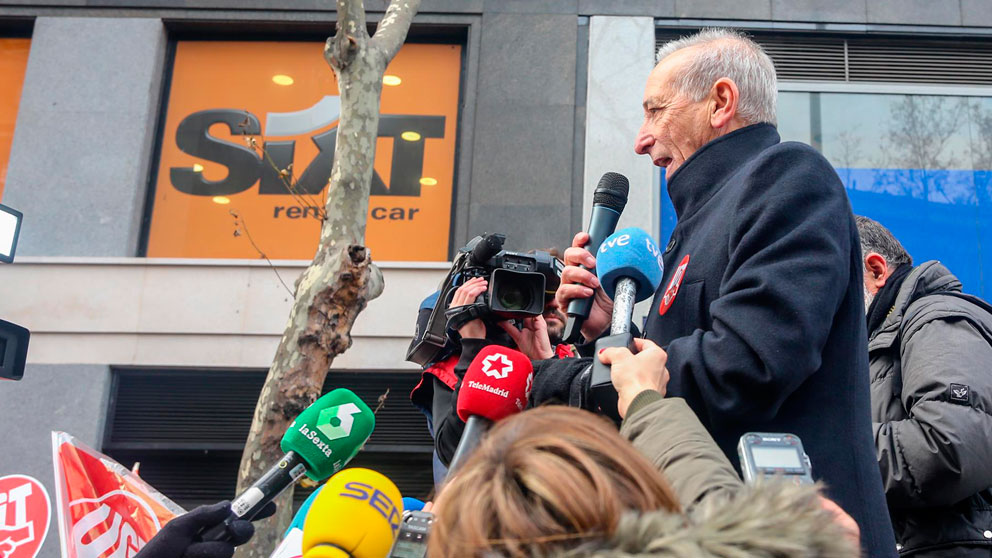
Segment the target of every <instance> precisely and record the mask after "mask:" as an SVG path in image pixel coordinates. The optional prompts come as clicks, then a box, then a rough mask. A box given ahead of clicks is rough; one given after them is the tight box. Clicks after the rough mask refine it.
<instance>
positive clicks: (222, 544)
mask: <svg viewBox="0 0 992 558" xmlns="http://www.w3.org/2000/svg"><path fill="white" fill-rule="evenodd" d="M275 512H276V505H275V504H274V503H272V502H269V504H268V505H267V506H266V507H264V508H262V510H261V511H260V512H259V513H258V515H256V516H255V520H259V519H264V518H266V517H269V516H270V515H272V514H274V513H275ZM230 514H231V502H218V503H216V504H213V505H210V506H200V507H198V508H196V509H195V510H193V511H191V512H189V513H187V514H185V515H180V516H179V517H177V518H175V519H173V520H172V521H170V522H168V523H166V524H165V527H162V530H161V531H159V532H158V533H157V534H156V535H155V536H154V537H152V539H151V540H150V541H148V544H146V545H145V546H144V547H143V548H142V549H141V551H139V552H138V553H137V554H135V555H134V558H231V556H233V555H234V547H236V546H240V545H242V544H245V543H246V542H248V540H249V539H251V537H252V535H254V534H255V527H254V526H253V525H252V524H251V522H250V521H247V520H244V519H235V520H234V521H232V522H231V523H230V524H229V525H228V526H227V534H228V539H230V540H223V541H201V540H200V538H199V535H200V533H201V532H202V531H204V530H206V529H209V528H211V527H214V526H216V525H220V524H222V523H224V520H225V519H227V518H228V516H229V515H230Z"/></svg>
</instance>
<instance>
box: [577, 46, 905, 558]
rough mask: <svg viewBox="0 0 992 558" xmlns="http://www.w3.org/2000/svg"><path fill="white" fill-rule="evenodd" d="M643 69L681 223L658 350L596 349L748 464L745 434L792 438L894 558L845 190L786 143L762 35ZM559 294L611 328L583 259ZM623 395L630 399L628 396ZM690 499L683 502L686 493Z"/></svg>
mask: <svg viewBox="0 0 992 558" xmlns="http://www.w3.org/2000/svg"><path fill="white" fill-rule="evenodd" d="M658 58H659V59H660V62H659V63H658V65H657V66H656V67H655V69H654V71H652V72H651V75H650V76H649V77H648V82H647V88H646V90H645V93H644V124H643V125H642V126H641V129H640V131H639V132H638V135H637V139H636V141H635V146H634V148H635V150H636V151H637V152H638V153H640V154H643V155H647V156H649V157H650V158H651V161H652V162H653V163H654V164H655V165H657V166H659V167H663V168H664V169H665V177H666V179H667V182H668V192H669V195H670V196H671V199H672V204H673V205H674V207H675V212H676V214H677V215H678V225H677V226H676V227H675V230H674V231H673V232H672V237H671V241H670V242H669V243H668V246H667V248H666V249H665V254H664V261H665V271H666V276H665V278H664V280H663V281H662V283H661V287H660V288H659V290H658V292H657V293H655V297H654V302H653V307H652V310H651V312H650V314H649V316H648V319H647V323H646V326H645V332H644V334H645V335H644V336H645V337H646V338H647V339H649V340H650V341H653V342H654V343H657V344H658V345H660V346H661V347H663V348H664V351H658V350H650V351H643V352H640V353H638V354H636V355H634V354H631V353H630V352H629V351H627V350H626V349H615V350H609V351H607V353H604V354H603V355H601V357H600V358H601V359H602V360H603V361H604V362H607V363H610V364H612V365H614V366H617V365H618V364H619V365H620V366H623V367H625V368H626V367H635V368H637V369H640V370H642V371H655V373H656V374H657V377H658V378H663V377H664V370H665V368H666V366H667V370H668V373H669V374H670V376H671V379H670V381H669V383H668V387H667V391H668V395H670V396H676V397H682V398H685V400H686V401H687V402H688V403H689V405H690V406H691V407H692V408H693V409H694V410H695V412H696V413H697V414H698V415H699V418H700V419H701V420H702V421H703V423H704V424H705V425H706V427H707V429H708V430H709V431H710V432H711V433H712V435H713V437H714V438H715V439H716V441H717V443H718V444H719V445H720V447H721V449H722V450H723V452H724V453H725V454H726V455H727V457H729V458H730V460H731V461H732V462H733V463H734V464H735V466H737V467H738V468H739V466H740V465H739V462H738V458H737V453H736V444H737V441H738V439H739V437H740V436H741V434H743V433H745V432H750V431H756V432H791V433H794V434H797V435H799V437H800V438H801V439H802V441H803V444H804V445H805V448H806V450H807V453H808V454H809V457H810V460H811V462H812V466H813V476H814V477H815V478H817V479H818V480H821V481H823V482H824V483H825V484H826V485H827V493H828V495H829V496H830V497H831V498H832V499H834V500H836V501H837V502H838V503H839V504H840V505H841V506H842V507H843V508H844V509H845V510H846V511H847V512H848V513H850V514H851V516H853V517H854V519H855V520H856V521H857V522H858V524H859V525H860V526H861V533H862V546H863V547H864V549H865V552H866V554H867V555H868V556H872V557H879V556H895V542H894V537H893V534H892V528H891V526H890V524H889V519H888V513H887V510H886V506H885V499H884V496H883V493H882V484H881V478H880V476H879V473H878V467H877V464H876V462H875V456H874V444H873V441H872V429H871V418H870V405H869V392H868V360H867V354H868V353H867V349H866V339H867V337H866V333H865V323H864V322H865V320H864V309H863V297H862V294H863V293H862V285H861V281H862V279H861V265H860V261H861V260H860V250H859V243H858V233H857V229H856V227H855V224H854V216H853V215H852V213H851V207H850V204H849V203H848V200H847V196H846V195H845V193H844V187H843V185H842V184H841V182H840V180H839V179H838V177H837V174H836V173H835V172H834V170H833V168H832V167H831V166H830V164H829V163H828V162H827V160H826V159H824V158H823V157H822V156H821V155H820V154H819V153H817V152H816V151H815V150H813V149H812V148H811V147H809V146H808V145H805V144H802V143H794V142H786V143H782V142H781V140H780V138H779V135H778V132H777V131H776V129H775V125H776V120H775V108H776V78H775V68H774V66H773V65H772V62H771V60H770V59H769V57H768V56H767V55H766V54H765V53H764V52H763V51H762V50H761V47H759V46H758V45H757V44H755V43H754V42H752V41H751V40H749V39H747V38H746V37H744V36H742V35H740V34H738V33H735V32H731V31H725V30H706V31H703V32H701V33H699V34H697V35H693V36H690V37H686V38H683V39H680V40H677V41H674V42H671V43H668V44H666V45H665V46H663V47H662V48H661V51H660V52H659V54H658ZM587 240H588V237H587V236H586V235H585V233H579V234H578V235H576V237H575V240H574V241H573V247H572V248H569V249H568V250H567V251H566V252H565V261H566V264H568V267H566V269H565V271H564V273H563V274H562V286H561V287H560V288H559V290H558V293H557V298H558V302H559V305H566V304H567V303H568V302H569V301H570V300H571V299H573V298H588V297H590V296H595V304H594V309H593V312H592V314H591V315H590V318H589V319H588V320H587V321H586V322H585V324H584V325H583V329H582V333H583V337H584V338H585V339H587V340H593V339H596V338H597V337H599V336H600V335H601V334H602V333H603V332H604V331H605V330H606V328H607V326H608V325H609V317H610V312H611V309H612V304H611V302H610V300H609V298H607V297H606V296H605V294H604V293H603V292H602V289H600V288H599V285H598V282H597V280H596V277H595V276H594V275H592V274H591V273H589V272H588V271H585V270H584V269H582V268H580V267H578V266H579V265H580V264H583V265H586V266H589V267H592V266H593V265H594V264H595V260H594V258H593V257H592V256H591V255H589V254H588V253H587V252H586V251H585V250H582V249H581V248H578V247H579V246H582V245H584V244H585V243H586V242H587ZM627 404H629V402H625V401H621V405H622V406H625V405H627ZM687 504H688V503H687Z"/></svg>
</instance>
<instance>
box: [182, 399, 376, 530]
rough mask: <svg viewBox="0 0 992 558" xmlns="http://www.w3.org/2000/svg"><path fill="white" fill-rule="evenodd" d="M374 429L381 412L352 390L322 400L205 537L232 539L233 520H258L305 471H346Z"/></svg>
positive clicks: (317, 476)
mask: <svg viewBox="0 0 992 558" xmlns="http://www.w3.org/2000/svg"><path fill="white" fill-rule="evenodd" d="M373 428H375V414H374V413H373V412H372V410H371V409H369V407H368V405H366V404H365V402H363V401H362V400H361V399H359V397H358V396H357V395H355V394H354V393H352V392H351V391H350V390H347V389H336V390H334V391H332V392H330V393H328V394H326V395H324V396H323V397H321V398H320V399H317V401H314V403H313V404H312V405H310V406H309V407H307V408H306V409H305V410H304V411H303V412H302V413H300V415H299V416H298V417H296V419H294V420H293V422H292V423H291V424H290V425H289V429H288V430H287V431H286V433H285V434H284V435H283V437H282V441H281V443H280V444H279V447H280V448H281V449H282V451H284V452H286V453H285V455H283V457H282V459H280V460H279V461H278V462H276V464H274V465H273V466H272V467H271V468H270V469H269V470H268V471H266V473H265V474H264V475H262V477H261V478H259V479H258V480H257V481H255V483H254V484H252V485H251V486H250V487H249V488H248V489H247V490H245V491H244V492H243V493H241V494H240V495H239V496H238V497H237V498H236V499H235V500H234V502H232V503H231V505H230V506H229V507H228V514H229V515H228V519H227V520H226V521H225V522H224V523H222V524H219V525H216V526H214V527H212V528H209V529H207V530H206V531H204V532H203V533H202V534H201V535H200V537H199V538H200V540H203V541H225V540H230V539H231V535H230V532H229V529H228V527H229V526H230V525H231V524H232V522H235V521H237V520H251V519H255V518H256V517H257V515H258V514H259V512H260V511H261V510H262V509H263V508H265V506H266V505H267V504H269V503H270V502H271V501H272V500H273V499H275V497H276V496H278V495H279V494H281V493H282V491H283V490H286V489H287V488H289V487H290V486H292V485H293V484H295V483H296V482H297V481H298V480H300V479H301V478H302V477H303V475H306V476H308V477H310V478H311V479H313V480H315V481H322V480H324V479H326V478H327V477H330V476H331V475H333V474H334V473H336V472H338V471H340V470H341V469H342V468H344V466H345V465H346V464H347V463H348V462H349V461H351V459H352V458H353V457H355V455H356V454H357V453H358V452H359V451H360V450H361V449H362V446H363V445H365V442H366V441H367V440H368V439H369V436H371V435H372V429H373ZM239 544H241V543H239Z"/></svg>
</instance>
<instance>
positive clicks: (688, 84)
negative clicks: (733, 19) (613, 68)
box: [657, 28, 778, 125]
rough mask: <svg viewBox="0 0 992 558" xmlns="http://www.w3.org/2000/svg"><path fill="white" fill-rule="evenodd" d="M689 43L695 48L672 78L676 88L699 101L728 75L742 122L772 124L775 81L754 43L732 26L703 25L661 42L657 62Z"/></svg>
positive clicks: (772, 68) (767, 61)
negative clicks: (736, 94)
mask: <svg viewBox="0 0 992 558" xmlns="http://www.w3.org/2000/svg"><path fill="white" fill-rule="evenodd" d="M689 47H702V48H696V49H694V50H693V52H692V53H691V54H690V58H689V60H688V61H687V62H686V63H685V64H684V65H683V66H682V68H681V70H679V74H678V76H677V77H676V78H675V82H674V84H673V85H674V87H675V89H676V91H678V92H679V93H681V94H682V95H685V96H686V97H689V98H690V99H692V100H693V101H701V100H703V98H704V97H706V95H708V94H709V92H710V90H711V89H712V88H713V84H714V83H716V81H717V80H718V79H720V78H730V79H731V80H733V82H734V83H735V84H737V89H738V91H739V92H740V99H739V100H738V104H737V114H738V115H739V116H740V118H741V120H743V121H744V122H745V123H746V124H757V123H759V122H768V123H770V124H773V125H774V124H776V118H775V112H776V105H777V101H778V85H777V80H776V77H775V65H774V64H773V63H772V59H771V58H769V57H768V55H767V54H766V53H765V51H764V50H763V49H762V48H761V46H760V45H758V43H755V42H754V41H752V40H751V39H749V38H748V37H746V36H745V35H744V34H742V33H740V32H738V31H735V30H732V29H716V28H711V29H703V30H702V31H700V32H699V33H696V34H695V35H690V36H688V37H682V38H681V39H677V40H674V41H670V42H667V43H665V44H664V45H662V46H661V48H660V49H658V58H657V60H658V62H661V61H662V60H664V59H665V58H667V57H668V56H669V55H671V54H672V53H674V52H677V51H679V50H682V49H686V48H689Z"/></svg>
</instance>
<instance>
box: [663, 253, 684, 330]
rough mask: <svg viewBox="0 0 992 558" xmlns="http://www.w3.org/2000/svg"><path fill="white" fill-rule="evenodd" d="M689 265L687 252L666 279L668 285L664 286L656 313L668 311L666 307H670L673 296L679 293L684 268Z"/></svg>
mask: <svg viewBox="0 0 992 558" xmlns="http://www.w3.org/2000/svg"><path fill="white" fill-rule="evenodd" d="M688 267H689V254H686V255H685V257H684V258H682V261H681V262H679V266H678V267H677V268H675V274H674V275H672V278H671V279H670V280H669V281H668V286H667V287H665V294H664V295H663V296H662V297H661V304H660V305H658V314H659V315H661V316H664V315H665V312H668V309H669V308H671V307H672V303H673V302H675V296H676V295H677V294H679V287H680V286H682V280H683V279H685V270H686V268H688Z"/></svg>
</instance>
